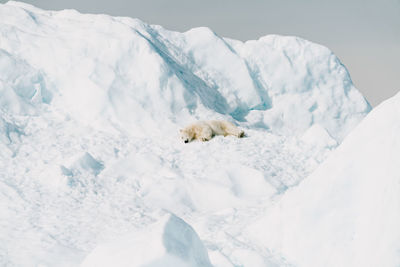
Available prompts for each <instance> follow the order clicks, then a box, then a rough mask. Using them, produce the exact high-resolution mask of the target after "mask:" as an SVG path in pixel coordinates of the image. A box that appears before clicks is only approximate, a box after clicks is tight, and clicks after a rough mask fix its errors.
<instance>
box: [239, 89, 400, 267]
mask: <svg viewBox="0 0 400 267" xmlns="http://www.w3.org/2000/svg"><path fill="white" fill-rule="evenodd" d="M399 133H400V93H399V94H397V95H396V96H395V97H393V98H391V99H389V100H387V101H386V102H384V103H382V104H381V105H380V106H378V107H377V108H375V109H374V110H373V111H372V112H371V113H370V114H369V115H368V116H367V117H366V118H365V119H364V120H363V121H362V122H361V123H360V125H358V126H357V127H356V129H355V130H353V131H352V132H351V133H350V134H349V136H348V137H347V138H346V139H345V140H344V142H343V143H342V144H341V145H340V146H339V147H338V148H337V150H335V151H334V152H333V154H331V156H330V157H329V158H328V159H327V160H326V161H325V162H324V163H322V164H321V165H320V166H319V167H318V169H317V170H316V171H315V172H314V173H313V174H312V175H311V176H310V177H308V178H307V179H305V180H304V181H303V182H302V183H301V184H300V185H299V186H297V187H295V188H292V189H290V190H288V191H287V192H286V194H285V195H284V196H283V197H282V199H281V200H280V201H279V203H277V204H276V205H275V206H274V207H273V208H271V209H269V210H268V212H267V215H265V216H264V217H263V218H260V219H259V220H258V221H257V222H255V223H253V224H252V225H250V226H248V227H247V229H246V233H247V234H248V235H249V236H251V238H254V240H257V241H258V244H260V245H261V244H263V245H262V246H263V247H264V249H267V250H270V251H275V252H277V253H279V254H281V255H282V257H284V258H286V259H287V260H289V261H290V262H291V263H292V264H293V265H295V266H371V267H372V266H382V267H383V266H400V228H399V225H400V139H399Z"/></svg>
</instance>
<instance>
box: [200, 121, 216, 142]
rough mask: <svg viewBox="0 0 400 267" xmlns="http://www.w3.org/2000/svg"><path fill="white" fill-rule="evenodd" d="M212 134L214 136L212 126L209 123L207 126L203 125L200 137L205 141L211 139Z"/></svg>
mask: <svg viewBox="0 0 400 267" xmlns="http://www.w3.org/2000/svg"><path fill="white" fill-rule="evenodd" d="M212 136H213V131H212V129H211V127H210V126H208V125H207V126H205V127H202V129H201V132H200V135H199V137H198V139H199V140H200V141H203V142H204V141H210V140H211V138H212Z"/></svg>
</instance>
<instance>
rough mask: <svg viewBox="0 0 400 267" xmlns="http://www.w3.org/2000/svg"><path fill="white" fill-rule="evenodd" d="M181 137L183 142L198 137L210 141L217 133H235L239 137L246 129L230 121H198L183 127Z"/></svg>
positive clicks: (225, 134)
mask: <svg viewBox="0 0 400 267" xmlns="http://www.w3.org/2000/svg"><path fill="white" fill-rule="evenodd" d="M180 131H181V138H182V140H183V142H185V143H189V142H190V141H192V140H194V139H197V140H200V141H203V142H204V141H209V140H210V139H211V138H213V136H215V135H223V136H227V135H233V136H236V137H238V138H240V137H243V136H244V131H243V130H241V129H239V128H238V127H236V126H235V125H234V124H233V123H230V122H228V121H216V120H213V121H198V122H196V123H193V124H191V125H189V126H187V127H185V128H184V129H181V130H180Z"/></svg>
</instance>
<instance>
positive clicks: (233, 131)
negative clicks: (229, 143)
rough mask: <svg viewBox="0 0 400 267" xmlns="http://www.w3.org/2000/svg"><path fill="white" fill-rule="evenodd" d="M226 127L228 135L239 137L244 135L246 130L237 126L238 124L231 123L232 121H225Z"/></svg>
mask: <svg viewBox="0 0 400 267" xmlns="http://www.w3.org/2000/svg"><path fill="white" fill-rule="evenodd" d="M224 128H225V133H226V135H233V136H236V137H238V138H240V137H243V136H244V131H243V130H241V129H239V128H238V127H236V125H234V124H232V123H230V122H225V123H224Z"/></svg>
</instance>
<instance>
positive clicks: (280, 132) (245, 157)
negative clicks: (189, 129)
mask: <svg viewBox="0 0 400 267" xmlns="http://www.w3.org/2000/svg"><path fill="white" fill-rule="evenodd" d="M370 109H371V108H370V106H369V104H368V102H367V101H366V100H365V99H364V97H363V96H362V95H361V94H360V93H359V92H358V91H357V89H356V88H355V87H354V86H353V84H352V82H351V79H350V76H349V74H348V72H347V70H346V68H345V67H344V66H343V65H342V64H341V63H340V61H339V59H338V58H337V57H336V56H335V55H334V54H333V53H332V52H331V51H330V50H329V49H327V48H325V47H323V46H321V45H318V44H314V43H312V42H309V41H306V40H303V39H301V38H298V37H290V36H278V35H269V36H265V37H262V38H260V39H259V40H254V41H247V42H240V41H236V40H231V39H227V38H223V37H220V36H218V35H217V34H215V33H214V32H213V31H212V30H210V29H208V28H204V27H202V28H195V29H191V30H189V31H187V32H184V33H179V32H173V31H169V30H166V29H164V28H162V27H161V26H157V25H149V24H146V23H144V22H142V21H140V20H138V19H132V18H124V17H111V16H108V15H91V14H80V13H79V12H77V11H74V10H63V11H46V10H41V9H38V8H35V7H33V6H31V5H28V4H25V3H20V2H14V1H9V2H7V3H6V4H1V5H0V205H1V206H0V265H2V266H78V265H79V264H80V263H81V262H82V261H83V260H84V259H85V258H86V257H88V255H91V256H89V258H90V261H92V260H93V261H99V260H101V256H102V255H99V254H98V253H97V252H96V251H99V250H101V249H100V248H102V247H103V248H104V246H105V247H107V245H105V244H115V247H112V246H111V247H109V248H110V249H115V250H118V251H121V253H122V252H123V253H127V254H126V255H127V256H128V254H129V253H130V252H129V251H131V250H130V249H131V245H132V246H133V247H135V248H137V250H142V251H146V249H149V248H151V247H152V246H153V245H154V248H155V249H156V248H157V250H155V252H157V253H158V254H157V253H154V254H153V255H150V256H149V258H146V262H148V264H161V262H164V260H165V261H173V262H174V264H175V265H178V264H180V263H182V261H183V262H185V261H186V262H185V263H182V264H188V263H187V262H188V261H189V262H190V264H192V265H191V266H199V265H201V264H203V265H210V264H211V265H213V266H263V265H265V266H282V265H287V264H289V263H288V262H287V261H286V259H285V257H284V256H281V254H280V253H278V252H275V251H272V250H268V249H265V248H266V247H269V245H268V246H266V245H265V242H264V240H261V241H257V239H252V238H250V237H249V236H246V235H244V230H245V229H247V227H248V226H249V225H251V224H253V223H254V222H255V221H257V220H258V219H260V217H262V216H263V215H264V214H266V213H267V212H268V211H269V210H270V209H271V208H272V207H273V206H274V205H275V203H276V202H277V201H279V199H281V198H282V196H284V195H285V194H286V192H287V190H290V188H292V187H296V186H297V185H299V184H300V185H302V184H303V183H302V181H303V179H304V178H306V177H307V176H308V175H309V174H311V173H312V172H313V171H314V170H315V169H316V168H317V167H318V166H319V164H321V162H323V161H324V160H325V159H327V158H328V157H329V155H330V154H331V152H332V151H335V149H336V147H337V145H338V144H340V143H341V142H342V140H343V138H344V137H345V136H346V135H347V134H348V133H349V132H350V131H351V130H352V129H353V127H355V126H356V125H357V124H358V123H359V122H360V121H361V120H362V119H363V118H364V116H366V115H367V114H368V112H369V111H370ZM200 119H206V120H210V119H224V120H228V121H231V122H233V123H234V124H236V125H237V126H238V127H239V128H241V129H243V130H244V131H245V132H246V137H244V138H240V139H239V138H235V137H232V136H228V137H223V136H216V137H215V138H213V139H212V140H211V141H209V142H204V143H203V142H192V143H190V144H184V143H183V142H181V140H180V137H179V129H180V128H182V127H184V126H186V125H188V124H190V123H192V122H194V121H196V120H200ZM167 213H168V214H175V215H174V216H176V217H168V218H170V219H166V218H167V217H164V215H163V214H167ZM171 218H176V219H171ZM178 218H181V219H182V220H181V219H178ZM168 220H173V221H174V225H175V226H176V227H175V226H174V228H173V229H172V230H171V231H169V230H168V231H167V232H168V233H172V234H173V235H172V236H177V237H179V233H178V232H176V229H178V228H179V229H187V230H188V229H189V230H188V232H189V233H191V234H190V236H189V237H191V238H192V240H195V245H194V244H192V243H190V242H189V243H185V242H186V241H185V242H184V244H187V245H184V246H183V248H182V249H183V251H186V252H187V253H188V255H189V254H190V256H188V258H185V260H183V258H182V257H181V256H179V255H178V256H176V255H177V254H176V253H175V252H174V253H175V254H174V253H166V254H165V251H166V250H167V246H166V245H165V244H163V243H162V242H161V239H160V237H161V236H162V233H166V232H165V231H164V230H165V227H164V226H165V224H166V222H167V221H168ZM183 220H184V221H183ZM157 227H158V228H157ZM153 228H154V229H158V230H154V231H155V232H154V235H153V236H150V232H151V229H153ZM174 229H175V230H174ZM193 229H196V233H197V234H196V233H194V230H193ZM129 233H135V234H129ZM124 235H126V239H124V238H122V239H119V241H118V240H117V241H113V239H115V238H116V237H121V236H122V237H123V236H124ZM136 236H137V238H138V239H136ZM260 236H261V234H260ZM146 238H148V240H149V245H148V247H145V246H143V247H142V246H141V242H140V240H145V239H146ZM179 238H181V237H179ZM182 240H186V239H185V238H183V239H182ZM182 242H183V241H182ZM102 244H104V245H102ZM172 244H174V243H173V242H172ZM196 244H197V245H196ZM271 244H272V243H271ZM203 246H204V247H205V250H206V251H205V250H204V249H203ZM96 248H98V249H96ZM125 249H126V250H125ZM92 251H93V253H92ZM186 252H185V253H186ZM283 252H285V251H284V250H282V253H283ZM107 253H109V254H107V255H109V256H113V255H112V254H113V253H112V250H108V252H107ZM207 253H208V255H209V258H210V262H208V261H206V260H205V259H206V258H207V257H206V256H205V255H207ZM96 255H97V256H96ZM163 255H164V256H165V258H162V257H164V256H163ZM172 255H175V256H172ZM196 255H197V256H199V257H200V258H199V259H198V258H197V256H196ZM97 257H99V258H97ZM89 258H88V259H89ZM124 259H128V258H124ZM137 259H138V260H140V259H139V258H137ZM161 259H162V261H161V262H158V260H161ZM200 259H201V260H200ZM107 260H111V258H108V259H107ZM121 260H122V258H121ZM177 262H180V263H177ZM121 264H122V263H121ZM138 264H139V263H138ZM140 264H141V263H140ZM196 264H197V265H196ZM150 266H152V265H150Z"/></svg>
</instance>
